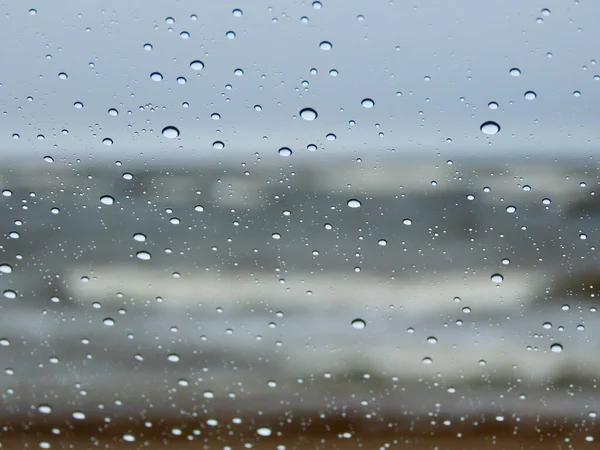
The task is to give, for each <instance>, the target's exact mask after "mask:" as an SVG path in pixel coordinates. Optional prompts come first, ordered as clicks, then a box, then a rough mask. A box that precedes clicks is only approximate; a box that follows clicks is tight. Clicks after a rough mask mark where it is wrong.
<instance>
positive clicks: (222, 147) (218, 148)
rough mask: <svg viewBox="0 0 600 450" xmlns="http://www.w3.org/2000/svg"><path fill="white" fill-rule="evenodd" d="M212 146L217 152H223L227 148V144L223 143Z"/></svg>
mask: <svg viewBox="0 0 600 450" xmlns="http://www.w3.org/2000/svg"><path fill="white" fill-rule="evenodd" d="M212 146H213V148H214V149H215V150H223V149H224V148H225V144H224V143H223V142H221V141H215V142H213V144H212Z"/></svg>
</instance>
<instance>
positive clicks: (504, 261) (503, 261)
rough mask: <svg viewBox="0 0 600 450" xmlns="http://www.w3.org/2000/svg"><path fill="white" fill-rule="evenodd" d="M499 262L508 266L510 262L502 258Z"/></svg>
mask: <svg viewBox="0 0 600 450" xmlns="http://www.w3.org/2000/svg"><path fill="white" fill-rule="evenodd" d="M501 262H502V264H503V265H505V266H508V265H509V264H510V259H508V258H503V259H502V261H501Z"/></svg>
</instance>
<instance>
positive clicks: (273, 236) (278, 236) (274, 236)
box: [271, 233, 281, 241]
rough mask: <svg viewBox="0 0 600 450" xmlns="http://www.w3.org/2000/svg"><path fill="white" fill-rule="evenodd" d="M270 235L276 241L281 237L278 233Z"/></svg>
mask: <svg viewBox="0 0 600 450" xmlns="http://www.w3.org/2000/svg"><path fill="white" fill-rule="evenodd" d="M271 237H272V238H273V239H275V240H276V241H278V240H279V239H281V235H280V234H279V233H273V234H272V235H271Z"/></svg>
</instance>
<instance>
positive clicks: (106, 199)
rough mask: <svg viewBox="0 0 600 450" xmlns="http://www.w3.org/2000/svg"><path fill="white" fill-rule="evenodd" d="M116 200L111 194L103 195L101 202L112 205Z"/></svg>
mask: <svg viewBox="0 0 600 450" xmlns="http://www.w3.org/2000/svg"><path fill="white" fill-rule="evenodd" d="M114 202H115V199H114V198H113V197H111V196H110V195H103V196H102V197H100V203H102V204H103V205H112V204H113V203H114Z"/></svg>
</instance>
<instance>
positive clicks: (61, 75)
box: [58, 72, 69, 80]
mask: <svg viewBox="0 0 600 450" xmlns="http://www.w3.org/2000/svg"><path fill="white" fill-rule="evenodd" d="M58 78H59V79H61V80H66V79H67V78H69V75H67V74H66V73H65V72H61V73H59V74H58Z"/></svg>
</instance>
